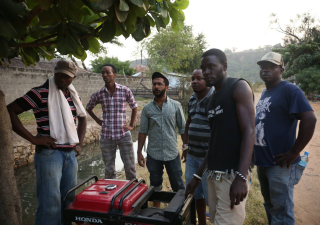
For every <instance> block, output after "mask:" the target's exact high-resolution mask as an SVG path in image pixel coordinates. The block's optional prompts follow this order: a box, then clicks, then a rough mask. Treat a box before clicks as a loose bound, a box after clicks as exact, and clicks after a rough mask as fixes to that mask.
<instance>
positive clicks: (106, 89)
mask: <svg viewBox="0 0 320 225" xmlns="http://www.w3.org/2000/svg"><path fill="white" fill-rule="evenodd" d="M114 86H115V90H114V91H116V90H117V89H120V86H119V84H117V83H116V82H114ZM102 90H103V91H105V92H107V93H108V94H110V93H109V91H108V88H107V87H106V86H104V87H103V88H102Z"/></svg>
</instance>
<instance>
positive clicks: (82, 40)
mask: <svg viewBox="0 0 320 225" xmlns="http://www.w3.org/2000/svg"><path fill="white" fill-rule="evenodd" d="M80 42H81V45H82V47H83V49H84V50H89V47H90V45H89V42H88V40H87V39H86V38H83V39H81V40H80Z"/></svg>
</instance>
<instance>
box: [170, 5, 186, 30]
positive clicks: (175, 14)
mask: <svg viewBox="0 0 320 225" xmlns="http://www.w3.org/2000/svg"><path fill="white" fill-rule="evenodd" d="M170 16H171V18H172V23H171V26H172V29H173V30H174V31H179V30H182V29H183V27H184V22H183V21H184V13H183V12H182V11H180V10H179V11H178V10H177V9H175V8H172V10H171V11H170Z"/></svg>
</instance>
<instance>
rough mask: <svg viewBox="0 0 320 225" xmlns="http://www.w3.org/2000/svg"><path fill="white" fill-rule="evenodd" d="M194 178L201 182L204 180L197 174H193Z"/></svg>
mask: <svg viewBox="0 0 320 225" xmlns="http://www.w3.org/2000/svg"><path fill="white" fill-rule="evenodd" d="M193 178H197V179H198V180H199V181H201V180H202V178H201V177H200V176H199V175H197V174H193Z"/></svg>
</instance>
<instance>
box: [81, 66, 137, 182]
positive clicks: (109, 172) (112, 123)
mask: <svg viewBox="0 0 320 225" xmlns="http://www.w3.org/2000/svg"><path fill="white" fill-rule="evenodd" d="M116 76H117V70H116V67H115V66H114V65H112V64H106V65H104V66H103V68H102V78H103V80H104V82H105V86H104V87H103V88H102V89H100V90H99V91H97V92H95V93H93V94H92V96H91V98H90V101H89V103H88V104H87V111H88V113H89V115H90V116H91V117H92V118H93V119H94V120H95V121H96V122H97V123H98V124H99V125H100V126H102V129H101V138H100V148H101V152H102V159H103V161H104V164H105V178H106V179H115V178H116V173H115V158H116V149H117V146H119V150H120V156H121V159H122V161H123V164H124V169H125V173H126V179H127V180H131V179H134V178H136V168H135V162H134V152H133V144H132V138H131V135H130V130H132V129H133V125H134V121H135V119H136V115H137V107H138V105H137V103H136V102H135V100H134V97H133V94H132V92H131V90H130V89H129V88H127V87H125V86H122V85H120V84H117V83H116V82H115V77H116ZM127 102H128V104H129V106H130V108H131V109H132V113H131V122H130V125H127V124H126V114H127ZM97 104H101V108H102V111H103V119H102V120H101V119H99V118H98V117H97V116H96V115H95V113H94V112H93V111H92V110H93V108H94V107H95V106H96V105H97Z"/></svg>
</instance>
